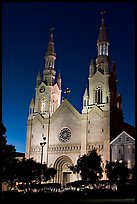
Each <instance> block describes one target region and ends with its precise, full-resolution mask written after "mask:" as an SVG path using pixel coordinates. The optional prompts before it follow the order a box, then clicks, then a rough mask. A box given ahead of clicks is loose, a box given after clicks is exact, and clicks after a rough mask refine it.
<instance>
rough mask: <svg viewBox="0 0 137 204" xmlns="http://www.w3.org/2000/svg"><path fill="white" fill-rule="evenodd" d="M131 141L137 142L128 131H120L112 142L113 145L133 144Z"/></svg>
mask: <svg viewBox="0 0 137 204" xmlns="http://www.w3.org/2000/svg"><path fill="white" fill-rule="evenodd" d="M131 143H132V144H133V143H135V139H134V138H133V137H132V136H130V135H129V134H128V133H126V132H125V131H123V132H122V133H120V134H119V135H118V136H117V137H116V138H115V139H114V140H112V141H111V142H110V144H111V145H115V144H131Z"/></svg>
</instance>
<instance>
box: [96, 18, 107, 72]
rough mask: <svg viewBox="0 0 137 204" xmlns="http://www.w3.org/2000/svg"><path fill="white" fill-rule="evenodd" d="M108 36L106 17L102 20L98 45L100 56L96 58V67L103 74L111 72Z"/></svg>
mask: <svg viewBox="0 0 137 204" xmlns="http://www.w3.org/2000/svg"><path fill="white" fill-rule="evenodd" d="M108 46H109V42H108V38H107V32H106V26H105V20H104V17H102V20H101V27H100V32H99V36H98V40H97V47H98V56H97V58H96V67H97V70H98V71H100V72H101V73H102V74H108V73H109V64H110V60H109V54H108Z"/></svg>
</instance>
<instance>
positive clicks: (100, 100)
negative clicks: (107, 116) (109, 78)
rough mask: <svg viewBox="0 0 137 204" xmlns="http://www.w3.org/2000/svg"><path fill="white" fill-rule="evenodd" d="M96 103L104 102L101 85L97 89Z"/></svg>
mask: <svg viewBox="0 0 137 204" xmlns="http://www.w3.org/2000/svg"><path fill="white" fill-rule="evenodd" d="M95 103H98V104H100V103H102V89H101V88H100V87H99V88H97V89H96V90H95Z"/></svg>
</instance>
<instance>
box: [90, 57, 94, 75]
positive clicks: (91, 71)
mask: <svg viewBox="0 0 137 204" xmlns="http://www.w3.org/2000/svg"><path fill="white" fill-rule="evenodd" d="M93 75H94V61H93V58H91V61H90V66H89V77H92V76H93Z"/></svg>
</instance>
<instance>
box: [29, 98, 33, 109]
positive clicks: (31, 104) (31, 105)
mask: <svg viewBox="0 0 137 204" xmlns="http://www.w3.org/2000/svg"><path fill="white" fill-rule="evenodd" d="M30 108H34V98H33V97H32V99H31V102H30Z"/></svg>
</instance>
